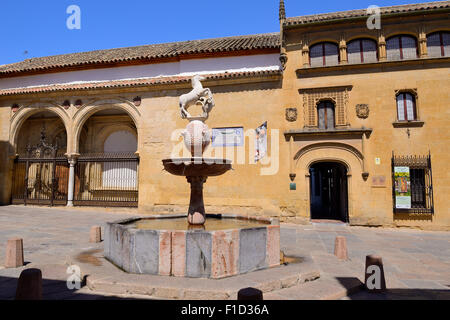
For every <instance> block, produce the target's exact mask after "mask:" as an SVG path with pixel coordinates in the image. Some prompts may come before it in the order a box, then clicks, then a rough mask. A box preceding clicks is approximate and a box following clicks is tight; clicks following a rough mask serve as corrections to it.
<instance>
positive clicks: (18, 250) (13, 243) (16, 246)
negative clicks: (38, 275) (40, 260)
mask: <svg viewBox="0 0 450 320" xmlns="http://www.w3.org/2000/svg"><path fill="white" fill-rule="evenodd" d="M23 265H24V260H23V240H22V239H20V238H14V239H10V240H8V242H7V244H6V262H5V268H18V267H22V266H23Z"/></svg>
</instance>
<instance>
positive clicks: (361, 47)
mask: <svg viewBox="0 0 450 320" xmlns="http://www.w3.org/2000/svg"><path fill="white" fill-rule="evenodd" d="M347 56H348V62H349V63H368V62H376V61H378V55H377V43H376V42H375V41H374V40H371V39H356V40H353V41H350V42H349V43H348V45H347Z"/></svg>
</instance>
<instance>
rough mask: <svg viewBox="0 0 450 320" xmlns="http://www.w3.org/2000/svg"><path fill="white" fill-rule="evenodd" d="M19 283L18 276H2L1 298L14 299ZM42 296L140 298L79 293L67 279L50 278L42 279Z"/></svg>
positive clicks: (68, 298)
mask: <svg viewBox="0 0 450 320" xmlns="http://www.w3.org/2000/svg"><path fill="white" fill-rule="evenodd" d="M17 283H18V279H17V278H10V277H1V276H0V300H14V299H15V296H16V289H17ZM85 283H86V281H83V282H82V284H81V286H82V288H86V286H85ZM42 297H43V300H138V299H135V298H121V297H116V296H113V297H111V296H104V295H100V294H98V293H95V294H94V293H93V294H86V293H78V292H77V291H76V290H69V289H68V288H67V283H66V281H61V280H49V279H42Z"/></svg>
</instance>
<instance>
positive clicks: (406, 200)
mask: <svg viewBox="0 0 450 320" xmlns="http://www.w3.org/2000/svg"><path fill="white" fill-rule="evenodd" d="M394 178H395V207H396V208H397V209H411V181H410V175H409V167H394Z"/></svg>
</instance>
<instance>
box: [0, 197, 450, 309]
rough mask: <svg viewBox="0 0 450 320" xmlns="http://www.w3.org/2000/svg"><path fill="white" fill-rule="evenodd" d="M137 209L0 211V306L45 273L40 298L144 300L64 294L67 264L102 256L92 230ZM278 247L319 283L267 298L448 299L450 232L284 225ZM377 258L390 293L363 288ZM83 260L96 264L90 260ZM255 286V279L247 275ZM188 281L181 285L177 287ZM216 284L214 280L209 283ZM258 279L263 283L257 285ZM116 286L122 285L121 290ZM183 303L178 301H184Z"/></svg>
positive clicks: (131, 296) (113, 295) (84, 291)
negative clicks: (30, 275)
mask: <svg viewBox="0 0 450 320" xmlns="http://www.w3.org/2000/svg"><path fill="white" fill-rule="evenodd" d="M136 215H138V214H137V211H134V210H130V209H128V210H121V209H114V210H110V209H109V210H106V209H102V208H98V209H92V208H85V209H80V208H77V209H68V208H44V207H23V206H6V207H0V244H2V245H1V246H0V248H2V249H1V250H0V300H4V299H7V300H8V299H13V298H14V294H15V290H16V286H17V278H18V276H19V275H20V272H21V271H22V270H23V269H24V268H30V267H36V268H39V269H41V270H42V273H43V279H44V281H43V295H44V299H49V300H52V299H57V300H59V299H136V298H137V299H148V298H151V297H148V296H145V295H137V294H117V293H113V292H107V291H102V292H98V291H92V290H90V289H89V288H88V286H84V287H83V288H81V289H80V290H76V291H70V290H68V289H67V286H66V280H67V277H68V274H67V273H66V270H67V266H68V264H70V263H71V262H72V261H71V259H72V258H73V257H74V256H75V255H77V254H78V255H79V254H80V253H83V252H85V253H86V252H97V253H100V254H101V251H102V249H103V244H102V243H100V244H92V243H89V230H90V228H91V226H94V225H99V226H102V227H104V226H105V223H106V222H109V221H115V220H120V219H122V218H127V217H131V216H136ZM336 236H345V237H346V239H347V246H348V254H349V260H347V261H340V260H338V259H337V258H336V257H335V256H334V254H333V252H334V241H335V238H336ZM14 237H19V238H22V239H23V242H24V256H25V263H26V266H24V267H22V268H17V269H5V268H4V267H3V264H4V261H5V248H6V242H7V240H8V239H11V238H14ZM281 249H282V250H283V251H284V253H285V255H287V256H295V257H303V258H305V260H308V261H311V262H312V264H314V266H315V267H316V268H317V270H319V271H320V278H318V279H316V280H314V281H308V282H302V283H299V284H297V285H294V286H290V287H286V288H277V289H275V290H271V291H270V292H267V293H265V295H264V298H265V299H266V300H288V299H294V300H302V299H308V300H309V299H446V300H450V232H441V231H434V232H430V231H421V230H415V229H386V228H365V227H349V226H347V225H342V224H332V223H313V224H311V225H293V224H282V226H281ZM369 254H378V255H380V256H381V257H382V259H383V263H384V270H385V275H386V283H387V287H388V291H387V292H386V293H383V294H374V293H367V292H365V291H364V290H362V289H361V288H360V287H361V283H362V282H363V281H364V264H365V257H366V255H369ZM85 260H86V261H87V262H88V263H90V264H92V265H96V264H97V258H96V257H95V255H86V256H85ZM252 279H253V280H254V281H256V282H257V281H258V273H255V275H254V276H253V277H252ZM188 280H189V279H181V280H179V281H181V282H180V283H182V284H183V281H186V283H185V285H188ZM208 281H210V282H211V286H214V281H215V280H208ZM261 281H262V279H261ZM118 285H119V284H118ZM181 298H182V297H181Z"/></svg>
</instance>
